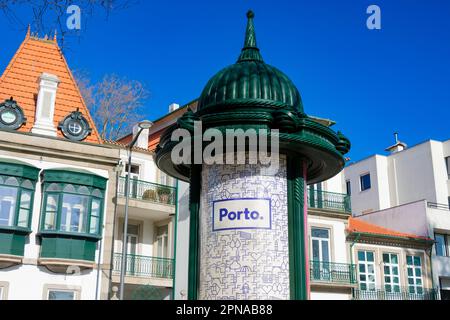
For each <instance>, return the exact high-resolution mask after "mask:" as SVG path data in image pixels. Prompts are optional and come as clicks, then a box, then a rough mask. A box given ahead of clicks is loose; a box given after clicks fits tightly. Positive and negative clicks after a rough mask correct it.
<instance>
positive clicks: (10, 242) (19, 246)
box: [0, 228, 31, 257]
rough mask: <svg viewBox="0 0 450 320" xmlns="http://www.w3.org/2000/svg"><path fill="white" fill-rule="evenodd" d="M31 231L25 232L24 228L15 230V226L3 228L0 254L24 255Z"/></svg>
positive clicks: (0, 233)
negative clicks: (26, 241)
mask: <svg viewBox="0 0 450 320" xmlns="http://www.w3.org/2000/svg"><path fill="white" fill-rule="evenodd" d="M29 232H31V230H29ZM29 232H26V233H24V231H23V230H15V229H14V228H9V229H4V228H3V229H1V231H0V254H6V255H13V256H19V257H23V252H24V248H25V240H26V238H27V236H28V233H29Z"/></svg>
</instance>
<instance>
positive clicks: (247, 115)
mask: <svg viewBox="0 0 450 320" xmlns="http://www.w3.org/2000/svg"><path fill="white" fill-rule="evenodd" d="M247 18H248V22H247V28H246V33H245V42H244V47H243V48H242V51H241V53H240V55H239V58H238V60H237V62H236V63H235V64H233V65H230V66H228V67H226V68H224V69H222V70H221V71H219V72H218V73H217V74H216V75H214V76H213V77H212V78H211V79H210V80H209V81H208V83H207V84H206V86H205V88H204V90H203V92H202V94H201V96H200V98H199V102H198V107H197V111H196V112H193V111H192V110H191V109H189V108H188V110H187V112H185V113H184V114H183V116H182V117H180V118H179V119H178V120H177V122H176V123H175V124H173V125H171V126H170V127H168V128H167V129H166V130H165V131H164V132H163V133H162V135H161V137H160V142H159V145H158V146H157V148H156V150H155V153H156V157H155V161H156V164H157V166H158V168H159V169H161V170H162V171H163V172H165V173H167V174H169V175H170V176H173V177H175V178H178V179H180V180H182V181H187V182H190V184H191V185H190V207H189V210H190V242H189V274H188V279H189V280H188V299H191V300H195V299H197V297H198V281H199V199H200V179H201V177H200V174H201V165H198V164H189V163H182V164H174V163H173V162H172V160H171V151H172V149H173V148H174V147H175V146H176V145H177V144H178V142H174V141H171V136H172V133H173V132H174V131H175V130H176V129H185V130H187V131H188V132H189V133H190V134H191V137H192V136H193V134H194V122H195V121H201V123H202V130H203V132H204V131H206V130H207V129H209V128H214V129H218V130H220V131H221V132H223V133H224V132H225V130H226V129H243V130H248V129H255V130H257V134H258V135H259V134H265V135H267V136H268V139H269V140H268V141H270V138H271V135H272V134H274V135H276V136H277V138H278V140H279V147H280V149H279V150H280V153H281V154H285V155H287V156H288V170H287V175H288V229H289V231H288V233H289V234H288V237H289V268H290V290H291V299H307V298H308V290H307V279H306V276H307V273H308V272H307V271H308V270H307V269H306V265H307V261H306V255H305V249H306V245H305V236H304V230H305V225H304V224H305V221H304V217H303V208H304V205H306V204H305V203H304V192H306V190H304V188H305V182H306V183H308V184H313V183H317V182H321V181H324V180H327V179H329V178H331V177H333V176H335V175H336V174H337V173H339V172H340V171H341V170H342V169H343V167H344V165H345V160H344V155H345V154H346V153H347V152H348V151H349V150H350V146H351V145H350V141H349V140H348V139H347V138H346V137H345V136H344V135H343V134H342V133H341V132H335V131H333V130H332V129H330V128H329V127H327V126H325V125H323V124H321V123H319V122H318V121H316V120H314V119H313V118H312V117H309V116H308V115H307V114H306V113H305V112H304V108H303V104H302V100H301V96H300V94H299V92H298V90H297V88H296V87H295V85H294V84H293V83H292V81H291V80H290V79H289V78H288V77H287V76H286V75H285V74H284V73H282V72H281V71H280V70H278V69H277V68H275V67H273V66H271V65H268V64H266V63H265V62H264V61H263V58H262V55H261V53H260V50H259V48H258V47H257V44H256V35H255V27H254V23H253V18H254V14H253V13H252V12H248V13H247ZM259 129H265V130H266V131H268V132H264V133H260V132H259V131H258V130H259ZM270 130H274V131H273V132H271V131H270ZM203 132H202V133H203ZM193 139H201V137H198V136H197V137H193V138H191V141H190V142H191V143H193V142H192V141H193ZM207 144H208V143H203V148H204V147H205V146H206V145H207ZM223 145H225V141H224V144H223ZM258 147H259V146H258ZM201 151H203V150H201ZM194 152H197V151H196V150H192V152H191V156H192V160H193V154H194ZM191 163H193V161H191ZM303 163H305V164H306V177H307V181H305V180H306V179H305V178H304V174H303V171H302V170H303V169H302V168H303ZM344 209H345V210H349V208H347V207H345V208H344Z"/></svg>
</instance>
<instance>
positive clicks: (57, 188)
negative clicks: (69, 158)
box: [45, 183, 61, 192]
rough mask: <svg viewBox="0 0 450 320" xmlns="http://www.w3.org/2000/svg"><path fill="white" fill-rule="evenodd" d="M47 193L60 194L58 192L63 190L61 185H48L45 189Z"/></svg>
mask: <svg viewBox="0 0 450 320" xmlns="http://www.w3.org/2000/svg"><path fill="white" fill-rule="evenodd" d="M45 191H53V192H58V191H61V188H60V186H59V184H57V183H51V184H49V185H47V188H46V189H45Z"/></svg>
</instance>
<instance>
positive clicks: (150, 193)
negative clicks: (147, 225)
mask: <svg viewBox="0 0 450 320" xmlns="http://www.w3.org/2000/svg"><path fill="white" fill-rule="evenodd" d="M142 200H151V201H156V192H155V190H153V189H148V190H145V191H144V193H143V194H142Z"/></svg>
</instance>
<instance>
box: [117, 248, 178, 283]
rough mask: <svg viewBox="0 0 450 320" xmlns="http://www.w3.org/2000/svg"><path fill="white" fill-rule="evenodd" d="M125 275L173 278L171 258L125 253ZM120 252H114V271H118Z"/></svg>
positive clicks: (120, 261) (120, 258)
mask: <svg viewBox="0 0 450 320" xmlns="http://www.w3.org/2000/svg"><path fill="white" fill-rule="evenodd" d="M126 259H127V261H126V273H125V274H126V275H127V276H135V277H154V278H166V279H173V274H174V270H173V267H174V264H173V259H168V258H158V257H149V256H140V255H134V254H127V258H126ZM121 263H122V254H121V253H114V266H113V267H114V268H113V271H114V272H120V267H121Z"/></svg>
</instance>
